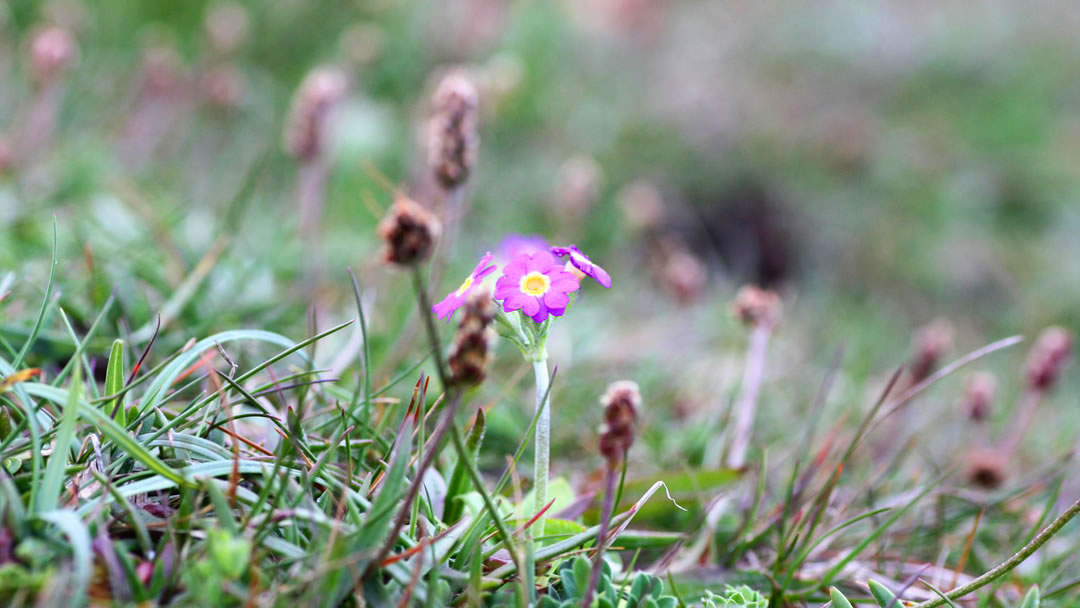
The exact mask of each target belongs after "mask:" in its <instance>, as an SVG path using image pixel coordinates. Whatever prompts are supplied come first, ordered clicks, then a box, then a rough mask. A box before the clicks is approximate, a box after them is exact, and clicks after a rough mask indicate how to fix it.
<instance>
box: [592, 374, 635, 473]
mask: <svg viewBox="0 0 1080 608" xmlns="http://www.w3.org/2000/svg"><path fill="white" fill-rule="evenodd" d="M600 405H602V406H603V407H604V423H603V424H602V425H601V426H600V440H599V444H600V453H601V454H603V456H604V458H606V459H607V460H608V462H609V463H616V462H619V461H620V460H622V458H623V457H625V455H626V452H627V450H629V449H630V446H631V445H633V443H634V425H635V424H636V423H637V419H638V416H639V414H640V412H641V391H640V390H639V389H638V385H637V383H636V382H633V381H631V380H617V381H615V382H612V383H611V384H610V385H609V386H608V388H607V391H605V392H604V395H603V396H602V397H600Z"/></svg>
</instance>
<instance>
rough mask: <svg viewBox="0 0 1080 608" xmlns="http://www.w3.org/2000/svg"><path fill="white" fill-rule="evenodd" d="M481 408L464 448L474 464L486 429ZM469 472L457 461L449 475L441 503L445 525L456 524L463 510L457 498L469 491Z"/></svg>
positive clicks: (462, 463)
mask: <svg viewBox="0 0 1080 608" xmlns="http://www.w3.org/2000/svg"><path fill="white" fill-rule="evenodd" d="M486 426H487V424H486V420H485V418H484V410H483V408H480V409H477V410H476V422H474V423H473V425H472V429H470V430H469V436H468V437H467V438H466V439H465V447H466V448H467V449H468V451H469V457H470V458H472V461H473V464H474V465H475V464H476V456H477V454H479V452H480V446H481V444H482V443H483V442H484V429H485V428H486ZM470 483H471V481H470V479H469V472H468V470H467V467H466V463H464V462H462V461H461V460H458V462H457V463H456V464H455V465H454V472H453V473H452V474H451V475H450V483H449V484H448V485H447V489H446V499H445V500H444V502H443V505H444V506H443V522H444V523H446V524H447V525H452V524H455V523H457V521H458V520H459V519H461V515H462V513H463V512H464V510H465V503H464V502H463V501H461V500H460V499H459V498H460V496H461V495H462V494H464V493H466V492H468V491H469V485H470Z"/></svg>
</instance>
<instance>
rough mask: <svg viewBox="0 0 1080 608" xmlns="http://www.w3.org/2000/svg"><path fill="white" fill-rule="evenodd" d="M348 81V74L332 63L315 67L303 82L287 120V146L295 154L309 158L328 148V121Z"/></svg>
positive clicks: (343, 94) (319, 154)
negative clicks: (331, 64) (327, 65)
mask: <svg viewBox="0 0 1080 608" xmlns="http://www.w3.org/2000/svg"><path fill="white" fill-rule="evenodd" d="M347 85H348V83H347V79H346V78H345V74H344V73H343V72H342V71H341V70H339V69H337V68H333V67H320V68H315V69H314V70H312V71H311V72H310V73H308V75H307V76H306V77H305V78H304V81H303V82H301V83H300V87H299V88H298V89H297V90H296V94H295V95H293V101H292V108H291V109H290V110H289V118H288V120H287V121H286V123H285V150H286V151H287V152H288V153H289V154H290V155H292V156H293V158H295V159H297V160H298V161H300V162H310V161H312V160H315V159H316V158H318V157H320V156H322V154H323V153H324V152H325V148H326V128H327V123H328V122H329V117H330V114H331V112H332V111H333V109H334V108H335V107H336V106H337V104H338V103H339V102H340V101H341V100H342V99H343V98H344V97H345V92H346V88H347Z"/></svg>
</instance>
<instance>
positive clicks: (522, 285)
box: [495, 251, 581, 323]
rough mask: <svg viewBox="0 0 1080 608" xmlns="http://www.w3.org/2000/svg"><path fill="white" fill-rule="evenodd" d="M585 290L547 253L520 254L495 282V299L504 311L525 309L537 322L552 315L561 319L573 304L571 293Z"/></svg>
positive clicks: (504, 268) (526, 313)
mask: <svg viewBox="0 0 1080 608" xmlns="http://www.w3.org/2000/svg"><path fill="white" fill-rule="evenodd" d="M579 287H581V282H580V281H579V280H578V278H577V277H576V276H574V275H573V274H572V273H569V272H567V271H565V270H563V268H562V266H561V265H560V264H558V263H557V262H556V261H555V257H554V256H552V255H551V254H550V253H548V252H547V251H537V252H536V253H519V254H517V255H516V256H514V258H513V259H512V260H511V261H510V263H509V264H507V265H506V266H505V267H503V274H502V276H501V277H499V280H498V281H496V282H495V299H496V300H502V303H503V310H505V311H506V312H513V311H515V310H521V311H522V312H523V313H525V315H526V316H528V317H531V318H532V320H533V321H535V322H537V323H543V322H544V321H546V320H547V318H548V316H554V317H561V316H562V315H563V313H564V312H566V307H567V305H569V304H570V294H571V293H573V292H575V291H577V289H578V288H579Z"/></svg>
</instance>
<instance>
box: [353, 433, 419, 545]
mask: <svg viewBox="0 0 1080 608" xmlns="http://www.w3.org/2000/svg"><path fill="white" fill-rule="evenodd" d="M411 452H412V417H411V416H406V417H405V423H404V424H403V425H402V428H401V432H400V433H399V434H398V440H397V443H396V445H395V446H394V453H393V455H392V456H391V458H390V466H389V468H388V469H387V471H386V475H384V476H383V480H382V489H380V490H379V494H378V495H377V496H376V497H375V500H374V501H373V502H372V503H371V508H370V509H369V510H368V513H367V517H366V518H365V519H364V523H363V525H362V526H361V529H360V532H359V535H358V537H357V542H358V543H359V548H360V549H369V548H372V547H375V546H377V545H378V543H380V542H382V541H383V539H384V538H385V536H386V534H387V528H388V527H389V525H390V521H391V520H392V519H393V517H394V513H395V511H396V509H395V507H397V506H398V503H399V502H400V501H401V495H402V493H403V492H404V491H405V487H406V482H407V481H408V480H407V479H406V476H405V474H406V473H407V472H408V467H409V457H410V455H411Z"/></svg>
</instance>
